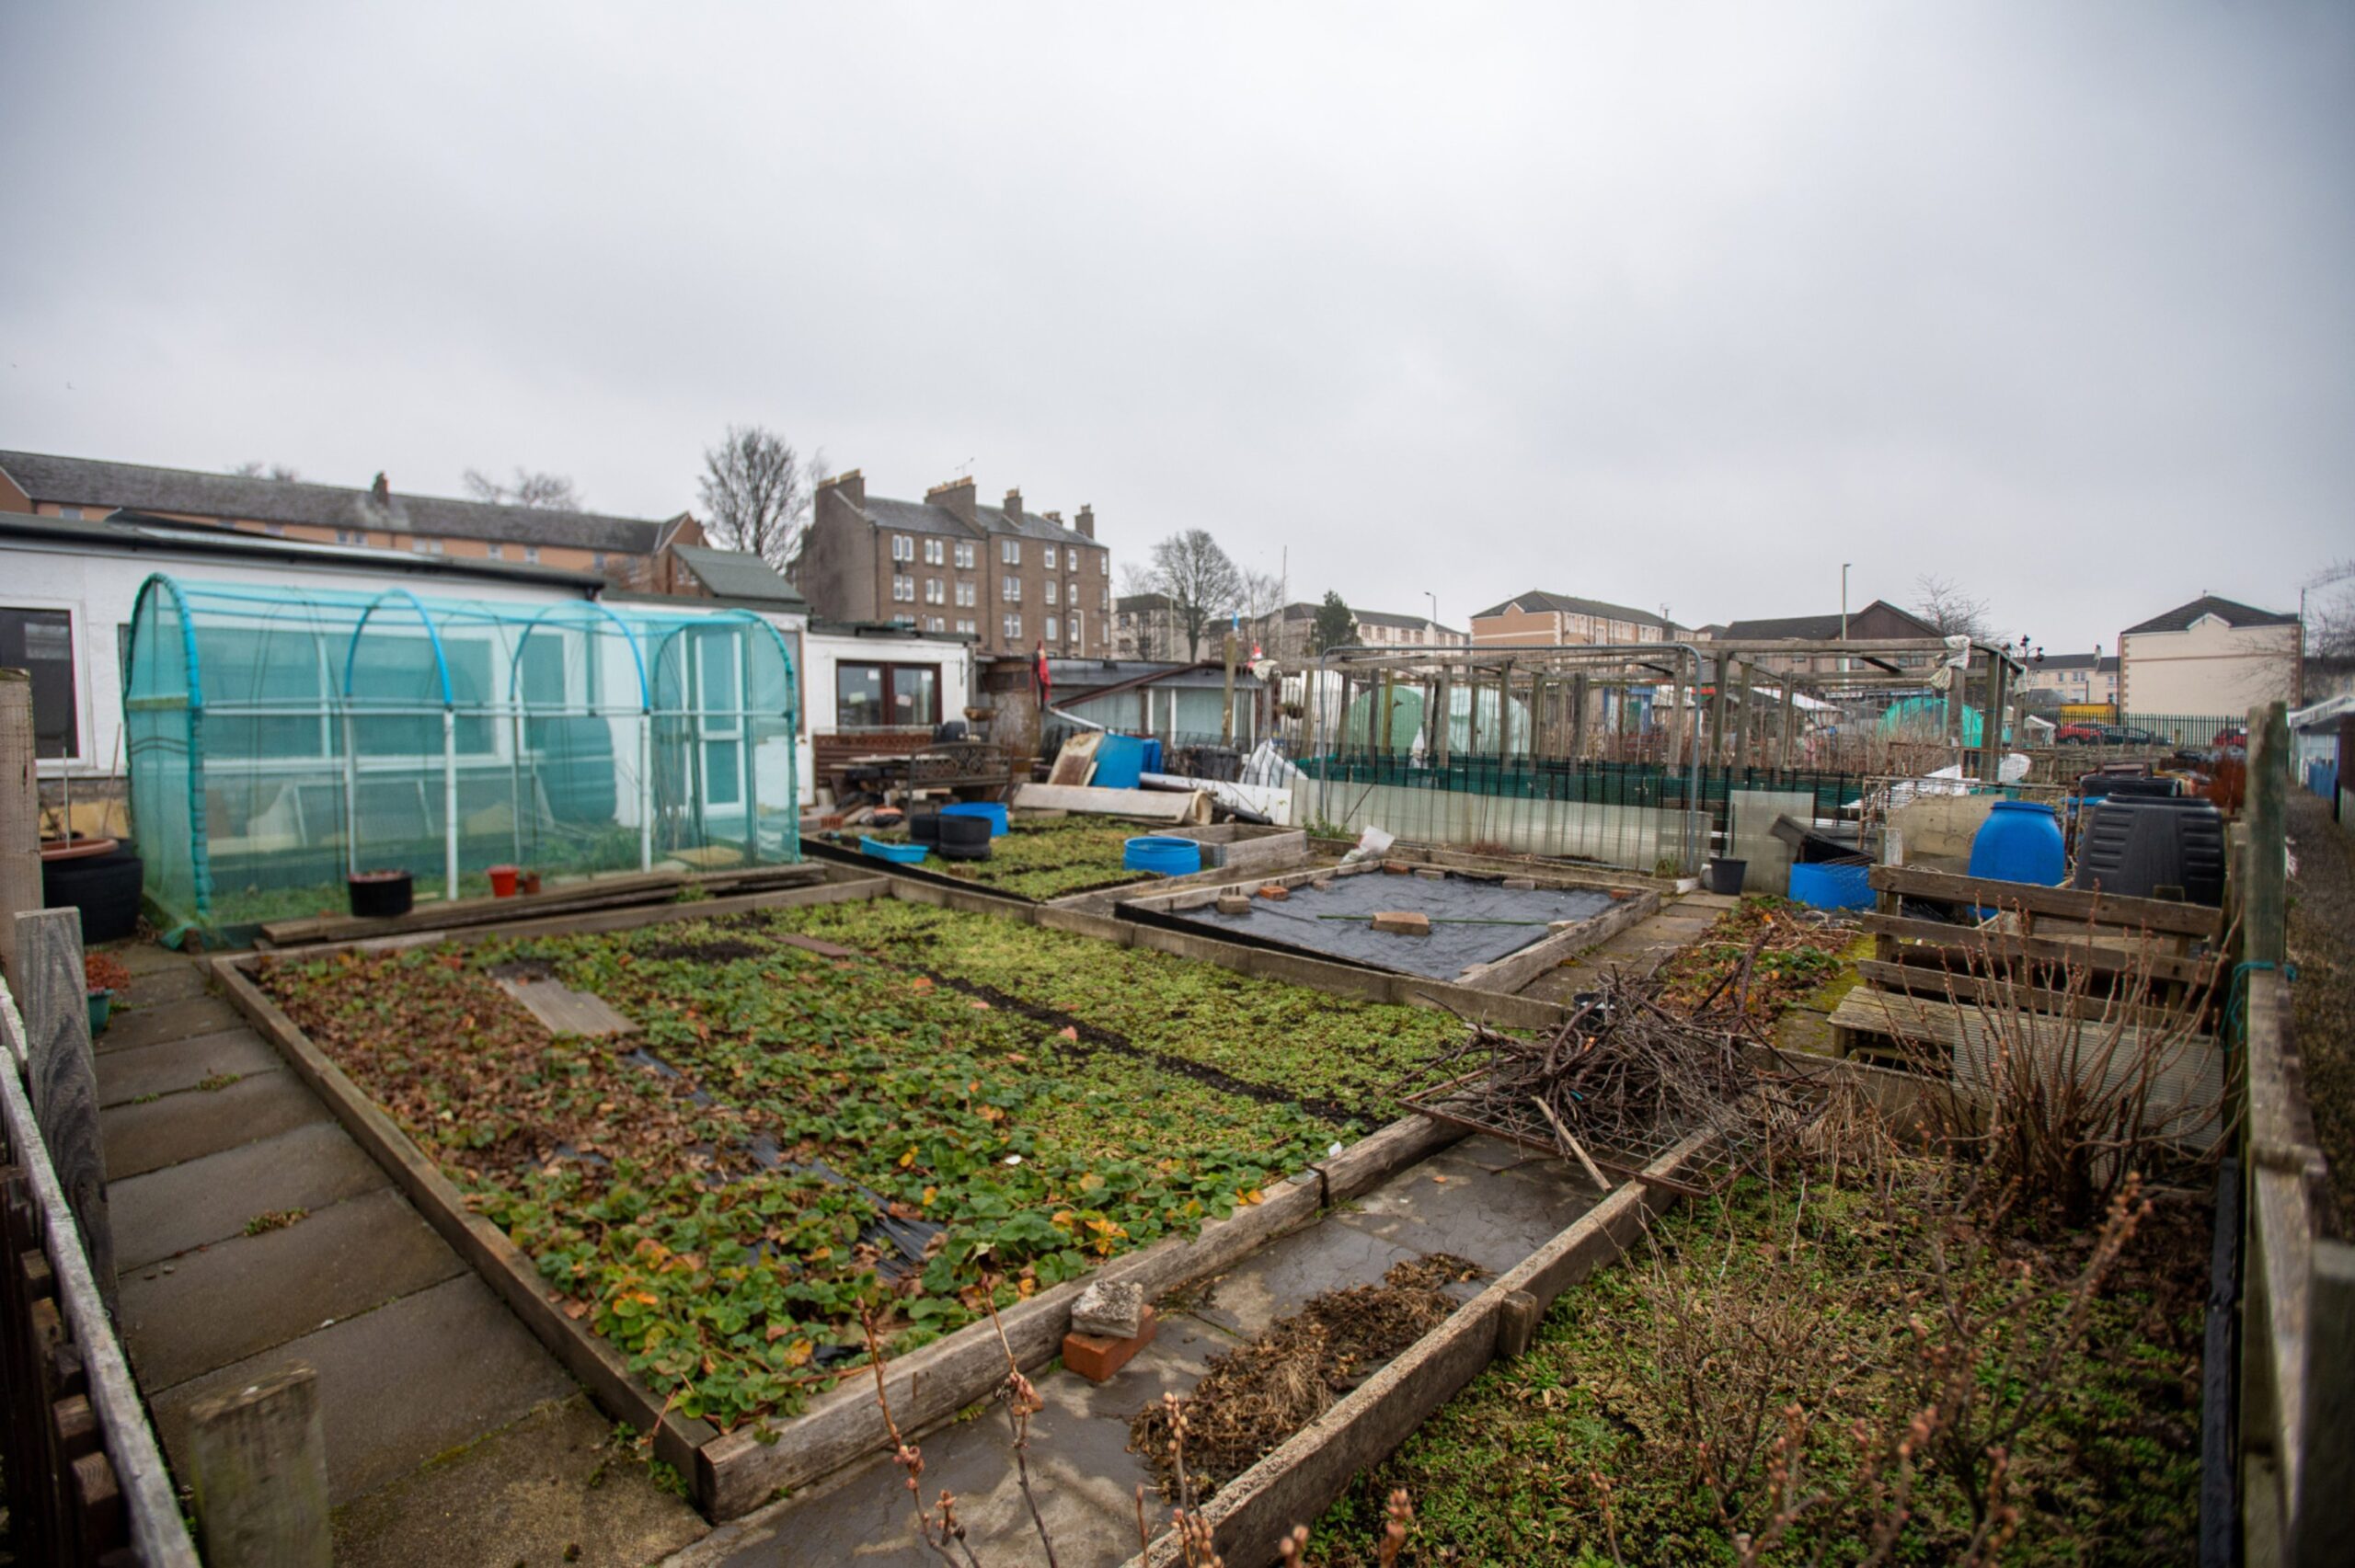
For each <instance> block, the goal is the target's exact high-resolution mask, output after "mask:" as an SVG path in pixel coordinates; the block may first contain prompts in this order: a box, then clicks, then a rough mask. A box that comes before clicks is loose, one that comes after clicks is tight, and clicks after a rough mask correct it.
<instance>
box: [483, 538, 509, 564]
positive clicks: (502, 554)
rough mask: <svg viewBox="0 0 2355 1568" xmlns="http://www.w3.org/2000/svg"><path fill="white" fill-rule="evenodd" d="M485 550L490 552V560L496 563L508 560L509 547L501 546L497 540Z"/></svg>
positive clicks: (487, 545) (485, 547) (486, 546)
mask: <svg viewBox="0 0 2355 1568" xmlns="http://www.w3.org/2000/svg"><path fill="white" fill-rule="evenodd" d="M483 548H484V549H486V550H488V551H489V552H490V558H491V559H492V560H494V561H503V560H505V559H507V546H506V545H504V544H500V543H499V542H498V541H497V540H495V539H494V540H492V541H491V542H490V543H489V544H486V545H484V546H483Z"/></svg>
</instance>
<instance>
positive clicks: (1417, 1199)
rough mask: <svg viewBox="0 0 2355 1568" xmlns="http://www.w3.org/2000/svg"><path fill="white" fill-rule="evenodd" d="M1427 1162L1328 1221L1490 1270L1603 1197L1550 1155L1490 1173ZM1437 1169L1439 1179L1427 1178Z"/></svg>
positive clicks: (1466, 1164) (1465, 1164)
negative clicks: (1442, 1179)
mask: <svg viewBox="0 0 2355 1568" xmlns="http://www.w3.org/2000/svg"><path fill="white" fill-rule="evenodd" d="M1438 1164H1439V1162H1438V1161H1437V1160H1432V1161H1428V1162H1425V1164H1424V1165H1423V1166H1422V1167H1419V1168H1418V1170H1417V1171H1416V1172H1414V1173H1412V1174H1415V1175H1418V1176H1420V1177H1421V1178H1422V1179H1420V1180H1414V1181H1407V1182H1400V1181H1396V1180H1393V1181H1390V1182H1386V1183H1384V1185H1382V1186H1380V1187H1378V1188H1376V1189H1375V1190H1374V1191H1373V1192H1372V1193H1369V1194H1367V1195H1366V1196H1365V1197H1364V1198H1362V1199H1361V1200H1360V1201H1359V1202H1358V1203H1357V1204H1355V1205H1354V1206H1352V1207H1350V1208H1349V1209H1347V1210H1345V1211H1343V1212H1341V1213H1339V1214H1337V1215H1335V1216H1334V1217H1333V1222H1334V1223H1336V1224H1338V1225H1342V1226H1347V1227H1349V1228H1350V1229H1352V1230H1362V1231H1364V1232H1365V1233H1366V1234H1367V1235H1369V1236H1373V1237H1378V1238H1379V1239H1381V1240H1382V1241H1384V1242H1389V1243H1391V1244H1392V1245H1394V1246H1397V1247H1401V1248H1405V1249H1406V1250H1407V1251H1409V1252H1413V1253H1454V1254H1455V1255H1456V1256H1457V1257H1460V1258H1466V1259H1469V1260H1470V1261H1471V1262H1473V1263H1476V1264H1478V1265H1480V1266H1481V1267H1482V1268H1485V1269H1487V1270H1488V1272H1489V1273H1491V1274H1501V1273H1503V1272H1504V1271H1506V1270H1507V1269H1510V1268H1512V1267H1513V1266H1515V1265H1518V1264H1519V1263H1520V1262H1521V1261H1522V1259H1523V1258H1525V1257H1527V1256H1528V1255H1529V1254H1530V1253H1533V1252H1535V1251H1536V1250H1537V1249H1538V1248H1539V1247H1540V1246H1542V1245H1544V1244H1545V1242H1546V1241H1547V1240H1548V1239H1550V1238H1551V1237H1553V1236H1555V1235H1556V1234H1557V1233H1559V1232H1560V1231H1562V1230H1568V1228H1569V1227H1570V1226H1571V1225H1572V1224H1574V1223H1576V1222H1577V1220H1578V1218H1579V1216H1580V1215H1581V1214H1584V1213H1585V1212H1586V1211H1587V1210H1588V1209H1590V1208H1591V1207H1594V1205H1595V1202H1596V1200H1597V1199H1598V1198H1599V1197H1600V1196H1602V1195H1601V1194H1599V1193H1597V1192H1595V1191H1594V1190H1593V1189H1592V1188H1591V1187H1588V1186H1586V1185H1583V1183H1574V1182H1573V1181H1572V1180H1571V1179H1570V1178H1569V1175H1568V1173H1567V1172H1565V1171H1563V1170H1562V1169H1561V1167H1560V1166H1558V1165H1557V1164H1554V1163H1552V1162H1547V1163H1545V1164H1541V1165H1534V1166H1527V1167H1524V1168H1523V1169H1522V1170H1518V1171H1509V1172H1497V1171H1489V1170H1486V1169H1483V1168H1481V1167H1480V1166H1478V1165H1476V1164H1475V1163H1474V1162H1470V1161H1462V1162H1456V1163H1455V1164H1454V1165H1453V1168H1448V1167H1441V1168H1440V1169H1437V1170H1433V1169H1431V1167H1432V1166H1434V1165H1438ZM1439 1175H1444V1176H1446V1177H1447V1180H1446V1181H1445V1182H1439V1181H1435V1180H1432V1179H1430V1178H1431V1177H1433V1176H1439Z"/></svg>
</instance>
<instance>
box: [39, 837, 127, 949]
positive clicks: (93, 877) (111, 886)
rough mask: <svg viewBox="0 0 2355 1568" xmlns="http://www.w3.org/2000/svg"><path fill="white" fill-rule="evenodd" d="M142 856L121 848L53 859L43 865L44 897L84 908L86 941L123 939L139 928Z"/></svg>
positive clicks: (56, 904) (59, 905)
mask: <svg viewBox="0 0 2355 1568" xmlns="http://www.w3.org/2000/svg"><path fill="white" fill-rule="evenodd" d="M141 869H142V868H141V865H140V862H139V857H138V856H137V855H135V854H124V853H121V852H120V851H117V852H116V853H113V854H102V855H93V856H91V857H90V858H89V859H87V860H53V861H50V862H48V863H46V864H43V865H42V866H41V868H40V896H41V901H42V902H43V903H44V904H46V905H47V906H48V907H49V908H51V909H52V910H60V909H64V908H65V907H67V906H68V905H71V906H72V907H73V908H75V909H77V910H81V911H82V941H83V943H84V944H94V943H99V942H120V941H121V940H122V939H123V938H124V937H126V936H129V935H130V934H131V933H132V932H134V931H136V930H138V929H139V883H140V876H141Z"/></svg>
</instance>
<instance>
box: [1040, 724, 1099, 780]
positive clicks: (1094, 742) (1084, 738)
mask: <svg viewBox="0 0 2355 1568" xmlns="http://www.w3.org/2000/svg"><path fill="white" fill-rule="evenodd" d="M1103 744H1104V737H1103V736H1102V735H1100V734H1098V733H1097V732H1096V731H1095V730H1092V729H1086V730H1082V731H1080V733H1078V734H1077V735H1074V736H1073V737H1071V738H1069V739H1068V740H1065V741H1064V742H1063V749H1062V750H1059V751H1057V752H1056V753H1055V765H1054V766H1053V767H1051V768H1050V769H1048V770H1047V783H1049V784H1052V785H1055V786H1057V787H1059V788H1069V789H1080V788H1084V787H1086V784H1087V781H1088V780H1090V779H1092V778H1094V777H1095V776H1096V750H1097V747H1099V746H1101V745H1103Z"/></svg>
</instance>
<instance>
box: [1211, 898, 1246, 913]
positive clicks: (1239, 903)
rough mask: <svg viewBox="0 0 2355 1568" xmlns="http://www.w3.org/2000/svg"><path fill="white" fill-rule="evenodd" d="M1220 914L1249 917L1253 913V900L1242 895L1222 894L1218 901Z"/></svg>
mask: <svg viewBox="0 0 2355 1568" xmlns="http://www.w3.org/2000/svg"><path fill="white" fill-rule="evenodd" d="M1218 912H1219V913H1221V914H1223V915H1247V914H1249V913H1250V912H1251V900H1250V898H1248V897H1246V895H1244V894H1241V893H1223V894H1221V895H1220V896H1219V900H1218Z"/></svg>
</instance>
